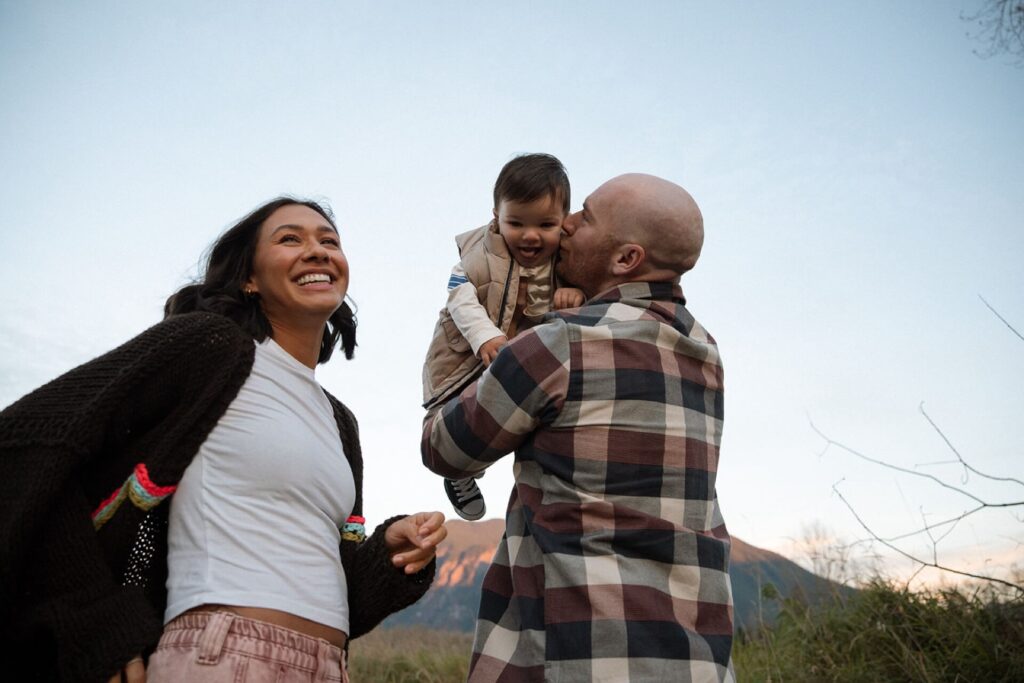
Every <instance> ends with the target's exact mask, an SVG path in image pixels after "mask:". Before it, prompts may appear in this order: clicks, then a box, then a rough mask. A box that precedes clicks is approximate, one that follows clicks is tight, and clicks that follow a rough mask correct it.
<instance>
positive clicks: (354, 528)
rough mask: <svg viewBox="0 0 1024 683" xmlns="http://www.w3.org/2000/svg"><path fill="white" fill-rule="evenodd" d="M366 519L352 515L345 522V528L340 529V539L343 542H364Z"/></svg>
mask: <svg viewBox="0 0 1024 683" xmlns="http://www.w3.org/2000/svg"><path fill="white" fill-rule="evenodd" d="M364 524H366V519H365V518H364V517H360V516H359V515H352V516H351V517H349V518H348V520H346V522H345V526H343V527H341V538H342V540H345V541H355V542H356V543H362V542H363V541H365V540H366V527H364V526H363V525H364Z"/></svg>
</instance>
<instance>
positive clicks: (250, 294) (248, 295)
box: [245, 287, 256, 299]
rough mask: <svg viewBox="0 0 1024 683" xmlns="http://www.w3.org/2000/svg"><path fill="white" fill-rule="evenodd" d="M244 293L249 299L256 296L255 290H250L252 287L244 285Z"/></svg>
mask: <svg viewBox="0 0 1024 683" xmlns="http://www.w3.org/2000/svg"><path fill="white" fill-rule="evenodd" d="M245 295H246V296H247V297H249V298H250V299H251V298H253V297H254V296H256V292H254V291H252V287H246V288H245Z"/></svg>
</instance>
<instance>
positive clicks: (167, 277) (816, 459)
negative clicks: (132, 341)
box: [0, 0, 1024, 571]
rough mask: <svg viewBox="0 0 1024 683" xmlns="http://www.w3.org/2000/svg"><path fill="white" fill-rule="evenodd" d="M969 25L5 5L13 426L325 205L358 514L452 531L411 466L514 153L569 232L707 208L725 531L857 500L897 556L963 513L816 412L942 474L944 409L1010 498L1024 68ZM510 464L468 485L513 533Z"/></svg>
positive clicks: (827, 12)
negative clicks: (458, 238)
mask: <svg viewBox="0 0 1024 683" xmlns="http://www.w3.org/2000/svg"><path fill="white" fill-rule="evenodd" d="M977 4H978V1H977V0H961V1H959V2H953V1H945V2H902V3H889V2H836V3H827V4H825V3H820V2H780V3H742V4H741V3H691V2H645V3H638V4H637V5H636V6H634V7H632V8H625V7H624V5H623V3H613V2H559V3H547V2H544V3H542V2H530V3H501V4H500V5H499V4H498V3H455V2H441V3H431V4H430V5H429V6H424V5H423V4H422V3H403V2H396V3H388V4H386V5H384V6H381V4H380V3H351V2H293V3H234V2H219V3H204V2H172V3H161V4H159V5H154V4H150V3H131V2H88V3H85V2H80V3H25V2H14V1H8V0H0V92H2V93H3V95H2V96H0V131H3V144H2V145H0V168H2V169H3V171H4V182H3V183H2V184H0V206H2V207H3V213H2V215H3V221H2V222H0V225H2V227H0V230H2V231H3V233H2V234H3V237H4V240H3V242H4V245H5V248H4V249H3V250H2V251H0V405H6V404H8V403H10V402H11V401H13V400H14V399H16V398H17V397H18V396H20V395H22V394H23V393H25V392H26V391H28V390H30V389H31V388H33V387H35V386H37V385H39V384H40V383H42V382H44V381H46V380H47V379H50V378H52V377H54V376H56V375H57V374H59V373H60V372H62V371H64V370H66V369H68V368H70V367H72V366H74V365H75V364H77V363H79V362H82V361H84V360H87V359H89V358H91V357H93V356H95V355H97V354H99V353H101V352H103V351H105V350H107V349H109V348H111V347H112V346H114V345H116V344H118V343H119V342H121V341H123V340H124V339H127V338H128V337H130V336H131V335H133V334H135V333H137V332H139V331H141V330H142V329H144V328H145V327H147V326H148V325H150V324H152V323H154V322H156V321H157V320H158V319H159V317H160V309H161V305H162V302H163V300H164V298H165V297H166V296H167V295H168V294H169V293H170V292H171V291H173V290H174V289H175V288H177V287H178V286H180V285H182V284H184V283H185V282H186V281H187V279H188V278H189V277H190V276H192V275H193V274H194V272H195V266H196V263H197V261H198V259H199V257H200V255H201V254H202V252H203V250H204V249H205V248H206V247H207V246H208V245H209V243H210V242H211V241H212V240H213V239H214V238H215V237H216V235H217V234H218V233H219V232H220V231H221V230H222V229H223V228H225V227H226V226H227V225H229V224H230V223H231V222H232V221H233V220H234V219H236V218H237V217H239V216H241V215H243V214H244V213H246V212H247V211H248V210H249V209H251V208H252V207H254V206H255V205H256V204H258V203H259V202H261V201H263V200H265V199H268V198H270V197H272V196H274V195H276V194H278V193H281V192H292V193H298V194H302V195H311V196H313V197H316V198H321V199H326V200H327V201H328V202H329V203H330V204H331V205H332V206H333V208H334V210H335V212H336V214H337V217H338V220H339V224H340V226H341V233H342V239H343V241H344V246H345V249H346V252H347V253H348V256H349V259H350V261H351V263H352V270H353V273H352V285H351V289H350V293H351V295H352V296H353V297H354V298H355V300H356V301H357V302H358V304H359V307H360V310H359V320H360V347H359V349H358V351H357V356H356V360H354V361H352V362H348V363H346V362H344V361H343V360H336V361H335V362H333V363H331V364H329V365H327V366H325V367H324V368H322V369H321V370H320V371H319V376H320V379H321V381H322V382H323V384H324V385H325V386H327V388H329V389H330V390H331V391H332V392H334V393H335V394H337V395H338V396H339V397H341V398H342V399H343V400H345V401H346V402H348V403H349V404H350V405H351V406H352V408H353V409H354V410H355V412H356V413H357V415H358V416H359V417H360V420H361V423H362V426H363V434H364V441H365V444H364V449H365V451H366V457H367V474H366V476H367V492H366V498H367V506H366V507H367V513H368V516H370V518H371V522H373V521H379V520H380V519H382V518H383V517H385V516H387V515H388V514H390V513H392V512H396V511H399V510H405V511H412V509H413V508H416V509H420V508H441V509H444V510H445V511H446V512H447V511H448V508H447V503H446V501H445V499H444V497H443V493H442V490H441V486H440V482H439V480H438V479H436V478H435V477H434V476H433V475H431V474H429V473H428V472H426V470H423V469H422V468H421V466H420V465H419V455H418V438H419V425H420V418H421V412H420V409H419V392H420V389H419V377H420V366H421V362H422V357H423V352H424V350H425V347H426V344H427V341H428V339H429V336H430V333H431V329H432V326H433V322H434V320H435V318H436V312H437V310H438V309H439V308H440V307H441V305H442V304H443V301H444V296H445V289H444V288H445V283H446V282H447V273H448V270H449V268H450V266H451V265H452V263H453V261H454V260H455V258H456V251H455V247H454V243H453V241H452V239H451V238H452V236H453V235H454V234H456V233H458V232H461V231H463V230H466V229H468V228H470V227H474V226H476V225H479V224H482V223H483V222H485V221H486V220H487V219H488V217H489V212H490V208H491V205H490V197H491V187H492V185H493V182H494V177H495V175H496V174H497V171H498V170H499V168H500V167H501V165H502V164H503V163H504V162H505V161H507V160H508V158H509V157H510V156H512V155H513V154H516V153H519V152H526V151H546V152H550V153H553V154H555V155H557V156H559V157H560V158H561V159H562V161H563V162H564V163H565V165H566V166H567V168H568V169H569V173H570V178H571V180H572V182H573V187H574V197H573V207H574V209H575V208H578V207H579V205H580V204H581V203H582V200H583V198H584V197H585V196H586V195H587V194H589V193H590V192H591V191H592V190H593V189H594V188H596V187H597V185H599V184H600V183H601V182H602V181H604V180H606V179H608V178H609V177H611V176H613V175H616V174H619V173H623V172H629V171H645V172H650V173H655V174H658V175H662V176H664V177H667V178H669V179H671V180H673V181H675V182H678V183H680V184H682V185H683V186H685V187H686V188H687V189H689V190H690V191H691V192H692V193H693V195H694V196H695V197H696V199H697V201H698V203H699V204H700V205H701V208H702V209H703V211H704V215H705V224H706V230H707V241H706V246H705V252H704V255H703V257H702V259H701V261H700V263H699V264H698V266H697V268H696V270H695V271H693V272H692V273H690V274H688V275H687V276H686V277H685V278H684V281H683V285H684V290H685V291H686V294H687V297H688V298H689V301H690V307H691V310H692V311H693V312H694V314H695V315H696V316H697V317H698V319H700V320H701V321H702V322H703V323H704V324H705V326H706V327H708V328H709V329H710V330H711V331H712V333H713V334H714V335H715V336H716V338H717V339H718V341H719V343H720V345H721V348H722V352H723V355H724V359H725V363H726V383H727V384H726V386H727V390H726V396H727V398H726V410H727V417H726V428H725V431H726V434H725V442H724V446H723V451H722V461H721V474H720V478H719V488H718V490H719V495H720V497H721V500H722V506H723V510H724V513H725V515H726V519H727V522H728V523H729V525H730V528H731V530H732V532H733V533H735V534H736V535H737V536H739V537H741V538H743V539H745V540H747V541H749V542H752V543H755V544H757V545H761V546H765V547H770V548H775V549H780V550H783V551H788V549H789V545H790V543H791V540H792V539H794V538H798V537H799V536H800V535H801V533H802V531H801V530H802V527H803V525H805V524H807V523H809V522H811V521H814V520H820V521H821V522H822V523H824V524H825V525H826V526H828V527H829V528H831V529H833V530H834V531H835V532H836V533H837V534H839V535H842V536H844V537H847V538H852V537H854V536H856V535H857V533H858V530H857V527H856V524H855V522H854V521H853V520H852V518H851V516H850V515H849V513H847V512H846V510H845V508H843V507H842V504H841V503H840V501H838V500H837V498H836V497H835V496H834V495H833V494H832V491H831V486H832V484H833V483H834V482H836V481H838V480H840V479H843V478H845V481H844V482H843V484H842V485H841V486H842V489H843V491H844V492H845V493H846V494H847V495H848V496H849V497H850V498H851V499H852V500H853V501H854V502H855V503H856V504H857V505H858V508H859V509H860V510H861V511H862V512H863V513H864V514H865V515H866V516H867V518H868V519H870V520H871V521H872V523H873V524H874V525H876V526H877V527H878V528H879V530H880V531H883V532H887V533H895V532H897V531H900V530H905V529H908V528H910V527H911V526H913V525H914V524H915V523H916V521H917V520H919V519H920V516H921V514H922V513H924V514H928V515H941V514H950V513H955V512H959V511H962V510H963V509H964V507H965V506H966V502H965V501H963V500H957V499H952V498H950V497H949V496H941V495H938V494H937V493H936V492H935V489H934V488H928V487H921V486H918V485H917V484H915V483H913V482H910V481H908V480H906V479H904V478H896V477H894V476H892V475H891V474H890V473H887V472H884V471H881V470H879V469H877V468H873V467H868V466H861V465H860V464H858V463H857V462H855V461H854V460H853V459H851V458H850V457H849V456H846V455H843V454H842V453H840V452H838V451H834V450H833V451H829V452H828V453H826V454H825V455H823V456H822V455H821V450H822V445H823V444H822V441H821V439H820V438H818V437H817V436H816V435H815V433H814V432H813V431H812V429H811V428H810V426H809V422H808V418H811V419H813V420H814V422H815V424H817V425H818V426H819V427H820V428H821V429H823V430H825V431H826V432H827V433H829V434H830V435H831V436H832V437H833V438H835V439H838V440H841V441H843V442H845V443H847V444H849V445H850V446H852V447H855V448H857V449H859V450H861V451H864V452H866V453H870V454H872V455H875V456H877V457H882V458H887V459H890V460H893V461H895V462H899V463H901V464H904V465H907V466H913V465H914V464H917V463H925V462H934V461H937V460H945V459H948V455H949V454H948V452H946V451H944V450H943V445H942V443H941V441H940V440H939V439H938V437H937V436H936V435H935V434H934V433H933V432H932V431H931V429H930V427H929V426H928V424H927V422H925V420H924V419H923V418H922V417H921V416H920V414H919V413H918V412H917V406H918V404H919V402H921V401H924V402H925V404H926V408H927V409H928V410H929V412H930V413H931V415H932V416H933V418H934V419H935V420H936V421H937V422H939V423H940V424H941V425H942V426H943V428H944V429H945V430H946V431H947V433H948V435H949V436H950V438H951V439H953V441H954V442H955V443H956V444H957V445H958V446H959V447H960V449H961V451H962V452H963V453H964V455H965V456H967V457H969V458H971V459H972V462H973V463H974V464H975V465H976V466H977V467H979V468H980V469H983V470H985V469H987V470H990V471H992V472H993V473H997V474H1002V475H1014V476H1018V477H1020V476H1021V465H1020V444H1021V443H1022V442H1024V434H1022V426H1021V422H1020V415H1021V414H1024V392H1022V391H1021V389H1020V386H1021V383H1022V381H1024V343H1022V342H1021V340H1020V339H1018V338H1017V337H1015V336H1014V335H1013V333H1012V332H1010V331H1009V330H1008V329H1007V328H1006V326H1005V325H1003V323H1001V322H1000V321H999V320H998V319H997V318H995V316H993V315H992V314H991V313H990V312H989V311H988V309H986V308H985V306H984V305H983V304H982V303H981V301H980V300H979V299H978V295H979V294H981V295H983V296H985V298H986V299H987V300H988V301H990V302H991V303H992V305H993V306H995V307H996V308H997V309H999V311H1000V312H1001V314H1002V315H1003V316H1004V317H1005V318H1007V319H1008V320H1009V321H1011V323H1014V324H1015V325H1016V327H1017V329H1018V330H1022V331H1024V296H1022V292H1024V269H1022V268H1021V266H1020V264H1021V262H1022V261H1024V235H1022V227H1024V226H1022V219H1021V216H1022V215H1024V199H1022V198H1024V155H1022V153H1021V152H1022V150H1024V129H1022V127H1021V126H1020V120H1021V115H1022V112H1024V68H1021V67H1015V66H1013V65H1011V64H1009V63H1007V61H1006V60H1005V59H1000V58H994V59H989V60H984V59H980V58H978V57H977V56H976V55H975V54H974V52H973V51H974V50H975V49H976V48H978V47H979V45H978V44H977V43H975V42H973V41H972V40H971V38H970V37H969V36H968V35H967V34H968V32H969V30H970V26H969V25H968V24H966V23H964V22H963V21H961V19H960V15H961V13H962V12H970V11H971V10H973V9H974V8H975V7H976V6H977ZM510 470H511V460H510V459H509V460H507V461H503V462H501V463H499V465H498V466H497V467H496V468H494V469H493V470H492V473H490V474H488V476H487V477H486V478H485V479H483V480H482V482H481V483H482V485H483V488H484V492H485V494H486V495H487V498H488V503H489V505H490V510H491V513H492V514H493V515H495V516H497V515H500V513H501V512H502V510H503V507H504V504H505V502H506V501H507V496H508V489H509V487H510V485H511V476H510ZM927 471H929V472H935V473H940V472H943V470H941V469H938V468H934V467H933V468H930V469H928V470H927ZM946 474H948V476H949V478H950V479H951V480H952V481H958V480H959V474H958V473H957V472H955V471H948V470H947V471H946ZM971 483H972V484H973V483H974V480H973V479H972V481H971ZM982 490H983V491H985V493H986V495H990V496H991V497H992V498H994V499H999V500H1009V499H1014V500H1019V499H1021V497H1022V496H1021V492H1020V490H1019V489H1018V490H1016V491H1014V490H1012V489H1009V490H1007V489H996V488H995V487H985V488H984V489H982ZM922 508H923V509H922ZM1022 536H1024V535H1022V533H1021V522H1020V521H1019V520H1018V519H1016V518H1014V517H1013V516H1012V515H1010V514H1009V513H1006V512H1004V513H999V514H992V515H989V516H987V517H985V518H984V519H979V520H978V521H977V523H975V524H963V525H961V528H960V529H958V531H957V533H955V534H954V535H952V536H950V537H949V538H948V539H946V540H945V541H944V542H943V544H942V545H941V546H940V549H941V550H943V551H944V552H945V553H946V555H944V557H948V558H954V557H958V556H961V555H963V554H964V553H967V554H969V555H970V556H971V557H972V558H973V561H974V562H975V563H976V568H979V567H980V566H981V565H982V564H983V563H984V560H985V558H993V561H995V562H999V563H1004V562H1006V560H1007V558H1012V557H1021V556H1022V555H1024V553H1021V551H1020V549H1019V547H1018V545H1017V544H1018V543H1019V542H1020V541H1021V540H1024V538H1022ZM892 566H893V570H894V571H903V569H904V568H905V565H904V564H903V563H895V564H894V565H892Z"/></svg>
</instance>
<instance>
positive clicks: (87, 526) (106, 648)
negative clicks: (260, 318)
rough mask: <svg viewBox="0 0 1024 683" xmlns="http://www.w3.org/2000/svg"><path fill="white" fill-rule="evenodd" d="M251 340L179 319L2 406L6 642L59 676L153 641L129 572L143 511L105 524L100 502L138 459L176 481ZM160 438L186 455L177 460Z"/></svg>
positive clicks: (0, 559) (198, 317)
mask: <svg viewBox="0 0 1024 683" xmlns="http://www.w3.org/2000/svg"><path fill="white" fill-rule="evenodd" d="M251 350H252V341H251V338H249V337H248V335H246V334H245V333H244V332H242V331H241V329H240V328H239V327H238V326H237V325H235V323H233V322H232V321H230V320H228V319H227V318H224V317H222V316H218V315H214V314H201V313H195V314H188V315H181V316H173V317H171V318H169V319H167V320H165V321H163V322H161V323H159V324H157V325H155V326H154V327H152V328H150V329H149V330H147V331H146V332H143V333H142V334H140V335H139V336H137V337H135V338H134V339H132V340H130V341H128V342H127V343H125V344H123V345H122V346H120V347H118V348H117V349H115V350H113V351H111V352H109V353H107V354H104V355H103V356H100V357H99V358H96V359H94V360H92V361H89V362H88V363H85V364H84V365H81V366H79V367H77V368H75V369H73V370H71V371H69V372H67V373H66V374H64V375H62V376H61V377H59V378H57V379H55V380H53V381H52V382H49V383H48V384H46V385H44V386H42V387H40V388H39V389H37V390H35V391H33V392H32V393H30V394H28V395H26V396H25V397H23V398H22V399H20V400H19V401H17V402H15V403H14V404H12V405H11V406H9V407H8V408H7V409H5V410H4V411H3V412H2V413H0V638H2V640H3V641H4V648H5V649H6V648H10V649H11V650H13V651H16V652H32V653H33V654H34V655H35V656H36V661H35V663H34V666H44V665H45V666H56V668H57V669H58V670H59V676H60V678H61V679H64V680H86V681H88V680H105V678H106V677H108V676H110V675H111V674H113V673H114V672H116V671H117V669H118V668H119V667H120V666H121V665H122V664H123V663H124V662H125V661H127V660H128V659H129V658H130V657H131V656H132V655H133V654H136V653H138V652H141V651H143V650H144V649H146V647H151V646H152V645H155V643H156V638H158V637H159V633H160V628H161V619H160V616H161V615H159V614H157V610H156V609H155V608H154V606H153V605H152V604H151V603H150V602H149V601H148V600H147V599H146V596H145V595H144V594H143V591H142V589H141V588H139V587H135V586H128V585H124V584H125V581H123V580H122V576H121V573H122V571H123V569H124V566H123V564H124V562H125V561H126V557H127V554H128V553H127V550H128V548H130V547H131V545H132V543H133V540H134V538H135V536H136V535H137V533H138V519H139V518H140V516H141V514H142V511H141V510H140V509H138V508H137V507H136V506H137V505H138V503H136V502H135V501H134V500H132V502H127V503H124V504H123V505H122V510H123V511H122V512H120V513H118V514H117V515H116V516H115V517H114V518H113V519H112V520H109V521H107V523H106V525H105V526H104V527H103V528H102V529H100V531H99V532H98V531H97V527H96V526H95V525H94V521H93V518H92V517H93V512H94V511H96V510H97V509H98V508H97V504H98V503H99V502H100V501H102V500H103V499H104V498H106V497H107V496H108V495H109V493H110V491H111V490H114V489H115V488H116V487H119V486H122V484H124V485H127V484H125V481H126V477H128V476H129V475H131V474H132V473H133V466H134V465H135V464H136V462H137V461H141V460H145V461H146V462H148V464H149V465H150V467H149V470H148V473H149V474H150V475H153V477H154V479H155V480H156V481H159V482H161V483H166V484H171V483H173V482H176V481H177V479H173V478H170V477H171V476H172V475H170V474H169V473H170V472H172V471H174V470H175V469H176V468H177V467H178V466H180V468H181V469H183V468H184V466H185V465H186V464H187V458H190V457H191V455H192V453H194V450H191V451H190V452H188V451H189V449H190V446H191V445H192V444H193V442H197V443H198V442H201V440H202V439H203V438H205V434H206V432H207V431H208V429H209V428H212V425H213V424H214V423H215V421H216V415H214V413H216V408H217V404H218V402H219V403H224V401H229V400H230V399H229V398H228V397H227V394H228V393H230V391H231V387H234V388H235V390H237V386H236V385H240V383H241V382H242V381H244V377H245V375H246V374H247V371H248V370H247V365H246V363H247V362H248V363H251V355H250V356H249V360H248V361H247V360H246V351H248V352H249V353H250V354H251ZM217 415H219V413H217ZM161 448H164V449H168V450H170V449H173V450H174V452H175V453H179V454H184V455H185V456H187V458H186V457H184V456H183V457H182V458H179V459H184V462H182V463H176V464H175V466H174V467H172V466H171V463H169V462H168V461H169V460H171V459H172V458H169V457H163V458H161V457H159V452H160V449H161ZM165 452H166V451H165ZM144 471H145V470H144ZM158 502H159V500H157V501H155V503H154V504H156V503H158ZM133 503H134V504H133ZM125 508H127V511H124V510H125ZM144 646H145V647H144ZM6 661H10V660H6ZM25 666H33V664H28V663H26V664H25ZM36 675H37V676H38V672H36ZM55 675H56V674H55ZM44 677H45V676H44Z"/></svg>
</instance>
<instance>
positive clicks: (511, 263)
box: [497, 254, 516, 330]
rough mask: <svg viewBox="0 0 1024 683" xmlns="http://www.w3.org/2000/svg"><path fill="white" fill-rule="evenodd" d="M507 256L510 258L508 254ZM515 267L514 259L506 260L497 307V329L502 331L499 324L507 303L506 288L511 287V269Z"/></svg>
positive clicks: (503, 318) (502, 318) (502, 320)
mask: <svg viewBox="0 0 1024 683" xmlns="http://www.w3.org/2000/svg"><path fill="white" fill-rule="evenodd" d="M509 256H512V255H511V254H509ZM515 267H516V260H515V258H510V259H509V260H508V275H506V276H505V291H503V292H502V293H501V306H499V307H498V325H497V327H498V329H499V330H500V329H502V327H501V323H502V322H504V320H505V302H506V301H508V288H509V287H511V286H512V269H513V268H515Z"/></svg>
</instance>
